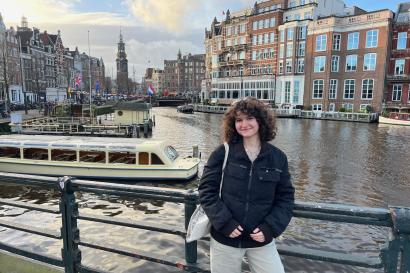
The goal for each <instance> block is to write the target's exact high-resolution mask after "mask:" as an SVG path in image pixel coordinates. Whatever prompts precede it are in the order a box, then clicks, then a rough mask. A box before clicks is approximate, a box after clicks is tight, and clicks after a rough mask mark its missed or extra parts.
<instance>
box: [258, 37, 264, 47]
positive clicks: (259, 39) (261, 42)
mask: <svg viewBox="0 0 410 273" xmlns="http://www.w3.org/2000/svg"><path fill="white" fill-rule="evenodd" d="M261 44H263V35H262V34H259V35H258V45H261Z"/></svg>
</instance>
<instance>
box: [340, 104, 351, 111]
mask: <svg viewBox="0 0 410 273" xmlns="http://www.w3.org/2000/svg"><path fill="white" fill-rule="evenodd" d="M342 107H343V108H344V109H346V112H353V103H343V104H342Z"/></svg>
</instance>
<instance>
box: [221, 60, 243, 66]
mask: <svg viewBox="0 0 410 273" xmlns="http://www.w3.org/2000/svg"><path fill="white" fill-rule="evenodd" d="M245 64H246V60H229V61H223V62H219V66H236V65H245Z"/></svg>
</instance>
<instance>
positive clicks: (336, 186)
mask: <svg viewBox="0 0 410 273" xmlns="http://www.w3.org/2000/svg"><path fill="white" fill-rule="evenodd" d="M154 113H155V115H156V127H155V128H154V132H153V138H154V139H162V140H167V141H169V142H170V143H171V144H172V145H173V146H175V147H176V149H177V150H178V151H179V152H180V153H181V156H190V155H191V154H192V145H199V149H200V151H201V153H202V159H203V160H202V162H201V164H200V174H201V173H202V168H203V166H204V164H205V162H206V159H207V158H208V157H209V155H210V153H211V152H212V151H213V149H214V148H215V147H216V146H217V145H219V144H220V131H219V130H220V129H219V126H220V121H221V118H222V115H211V114H204V113H195V114H193V115H186V114H182V113H177V112H176V110H175V108H155V109H154ZM278 128H279V131H278V135H277V138H276V139H275V140H274V141H273V143H274V144H275V145H276V146H278V147H279V148H281V149H282V150H284V151H285V152H286V154H287V155H288V159H289V168H290V171H291V173H292V176H293V183H294V185H295V188H296V195H297V199H298V200H300V201H313V202H336V203H344V204H346V203H348V204H356V205H364V206H374V207H386V206H387V204H389V205H393V204H394V205H404V206H410V200H409V199H408V196H410V181H409V178H410V169H409V165H408V161H407V160H408V156H409V152H408V151H409V150H410V142H409V141H408V140H409V139H410V138H409V137H410V128H402V127H394V126H381V125H377V124H359V123H347V122H333V121H317V120H296V119H279V120H278ZM141 184H142V185H149V186H158V187H170V188H181V189H184V188H185V189H187V188H196V187H197V185H198V180H194V181H191V182H189V183H170V182H163V183H161V182H160V183H149V182H144V183H141ZM0 198H5V199H13V200H19V201H29V202H32V203H36V204H47V205H53V206H56V205H57V204H58V199H59V193H58V192H55V191H49V190H46V189H40V188H30V187H21V186H7V185H2V186H1V187H0ZM77 199H78V202H79V207H80V211H81V212H83V213H88V214H96V215H104V216H112V217H115V218H118V219H128V220H133V221H143V222H154V223H162V224H167V225H173V226H178V227H181V228H182V227H183V225H184V218H183V211H184V210H183V205H181V204H174V203H169V202H163V201H149V200H144V199H137V198H130V197H118V196H110V195H104V194H103V195H95V194H90V193H79V194H78V195H77ZM0 217H1V218H2V219H7V220H12V221H15V222H21V223H30V224H33V225H34V226H39V227H44V228H48V229H52V230H59V228H60V226H61V219H60V218H59V216H55V215H48V214H44V213H41V214H40V213H34V212H29V211H27V210H23V209H12V208H10V207H7V206H2V207H0ZM79 225H80V230H81V237H82V238H87V239H90V240H96V241H100V242H101V240H102V239H103V240H104V242H105V241H106V242H107V243H109V244H118V245H121V246H125V247H130V248H135V249H142V250H144V251H147V252H149V251H152V252H154V253H156V254H158V255H164V256H177V257H181V259H182V258H183V257H184V247H183V239H182V238H180V237H178V236H173V235H165V234H160V233H156V232H150V231H143V230H134V229H130V228H125V227H118V226H112V225H108V224H99V223H92V222H89V221H79ZM387 231H388V230H386V229H384V228H378V227H372V228H367V227H363V226H359V225H346V224H339V223H326V222H322V221H313V220H307V219H293V220H292V222H291V226H290V228H289V229H288V230H287V231H286V233H285V234H284V236H282V237H281V238H279V239H278V244H286V245H294V246H303V247H309V248H316V249H329V248H331V249H333V250H334V251H338V252H343V253H351V254H357V255H362V254H363V253H365V252H366V253H368V252H369V251H370V252H371V253H372V255H374V256H376V255H377V251H376V250H377V248H379V247H380V245H381V244H382V243H383V242H384V241H385V240H386V236H387ZM0 240H2V241H6V242H9V243H13V244H16V245H24V246H26V247H27V248H29V249H35V250H36V251H37V252H39V253H52V254H54V255H59V253H60V249H61V243H60V242H59V241H55V240H51V239H50V240H49V239H44V238H42V237H39V236H34V235H29V234H25V233H22V232H16V231H11V230H8V229H0ZM198 245H199V247H200V249H199V259H200V260H208V255H209V254H208V252H207V248H208V245H207V243H206V242H199V244H198ZM82 251H83V262H84V263H85V264H87V265H93V266H98V267H99V268H101V269H104V270H106V271H110V272H179V271H178V270H174V269H172V268H171V269H170V268H168V267H163V266H160V265H157V264H154V263H149V262H145V261H140V260H137V259H131V258H124V257H120V256H117V255H112V254H108V253H105V252H101V251H96V250H92V249H88V248H82ZM284 260H285V266H286V269H287V272H292V273H295V272H318V273H319V272H381V271H380V270H379V271H378V270H364V269H358V268H354V267H348V266H337V265H334V264H330V263H322V262H313V261H306V260H303V259H295V258H289V257H287V258H285V259H284Z"/></svg>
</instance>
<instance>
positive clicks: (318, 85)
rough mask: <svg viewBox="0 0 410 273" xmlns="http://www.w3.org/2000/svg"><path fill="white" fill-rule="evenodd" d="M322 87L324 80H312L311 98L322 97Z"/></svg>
mask: <svg viewBox="0 0 410 273" xmlns="http://www.w3.org/2000/svg"><path fill="white" fill-rule="evenodd" d="M323 87H324V80H314V81H313V98H314V99H321V98H323Z"/></svg>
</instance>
